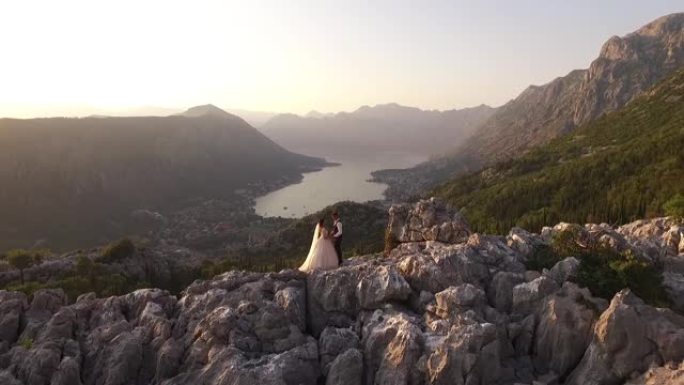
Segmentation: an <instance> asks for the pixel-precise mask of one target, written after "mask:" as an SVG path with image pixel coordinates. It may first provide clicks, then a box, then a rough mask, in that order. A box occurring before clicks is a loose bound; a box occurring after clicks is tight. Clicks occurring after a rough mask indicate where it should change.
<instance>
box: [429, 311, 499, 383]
mask: <svg viewBox="0 0 684 385" xmlns="http://www.w3.org/2000/svg"><path fill="white" fill-rule="evenodd" d="M499 351H500V347H499V342H498V339H497V331H496V327H495V325H493V324H489V323H484V324H479V323H474V324H470V325H465V326H461V327H454V328H452V329H451V330H450V331H449V333H448V335H447V336H446V337H443V338H441V339H439V340H438V342H436V343H432V344H428V351H427V352H426V355H427V359H426V383H428V384H444V385H446V384H495V383H497V382H498V381H499V380H500V378H499V375H500V373H499V371H500V369H501V364H500V357H499Z"/></svg>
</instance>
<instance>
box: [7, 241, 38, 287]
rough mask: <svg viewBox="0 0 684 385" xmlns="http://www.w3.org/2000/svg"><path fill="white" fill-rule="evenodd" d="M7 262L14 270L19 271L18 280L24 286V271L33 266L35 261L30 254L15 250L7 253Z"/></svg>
mask: <svg viewBox="0 0 684 385" xmlns="http://www.w3.org/2000/svg"><path fill="white" fill-rule="evenodd" d="M7 262H8V263H9V264H10V266H12V267H14V268H15V269H19V279H20V280H21V284H22V285H23V284H24V269H26V268H29V267H31V266H33V264H34V263H35V259H34V257H33V255H32V254H31V252H29V251H28V250H24V249H15V250H10V251H8V252H7Z"/></svg>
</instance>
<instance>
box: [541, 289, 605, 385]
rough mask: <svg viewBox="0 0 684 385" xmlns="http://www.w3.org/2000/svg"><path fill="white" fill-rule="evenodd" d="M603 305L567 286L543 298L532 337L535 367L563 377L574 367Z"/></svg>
mask: <svg viewBox="0 0 684 385" xmlns="http://www.w3.org/2000/svg"><path fill="white" fill-rule="evenodd" d="M607 305H608V304H607V302H606V301H605V300H602V299H597V298H593V297H592V296H591V293H589V290H587V289H580V288H579V287H577V285H575V284H573V283H570V282H566V283H565V284H564V285H563V288H562V289H561V290H560V291H558V292H556V293H555V294H553V295H551V296H549V297H547V299H546V301H545V302H544V304H543V306H542V308H541V311H540V314H539V323H538V326H537V330H536V335H535V349H534V352H535V356H536V360H537V364H538V365H537V367H538V368H539V369H540V370H542V371H544V372H545V371H547V370H553V371H554V372H555V373H557V374H559V375H560V376H561V377H564V376H565V375H566V374H567V373H568V372H569V371H570V370H572V369H573V368H574V367H575V366H577V364H578V363H579V361H580V360H581V359H582V356H583V355H584V351H585V350H586V349H587V346H589V343H590V342H591V337H592V330H593V326H594V323H595V322H596V320H597V319H598V316H599V314H600V313H602V312H603V310H605V308H606V307H607Z"/></svg>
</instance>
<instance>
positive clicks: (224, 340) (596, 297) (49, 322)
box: [0, 200, 684, 385]
mask: <svg viewBox="0 0 684 385" xmlns="http://www.w3.org/2000/svg"><path fill="white" fill-rule="evenodd" d="M389 223H390V232H391V234H392V235H393V236H394V237H395V238H396V239H397V241H400V242H401V243H400V244H399V245H397V247H396V248H394V249H393V250H391V252H390V253H389V254H388V255H386V256H381V255H368V256H364V257H360V258H355V259H352V260H349V261H347V262H346V263H345V265H344V266H342V267H340V268H338V269H333V270H329V271H314V272H312V273H311V274H308V275H306V274H303V273H301V272H297V271H294V270H282V271H280V272H270V273H250V272H244V271H231V272H227V273H225V274H221V275H218V276H215V277H213V278H211V279H207V280H197V281H195V282H193V283H192V284H191V285H189V286H188V287H187V288H186V289H185V290H183V291H182V292H181V293H180V294H179V295H178V296H175V295H172V294H170V293H169V292H167V291H164V290H159V289H152V288H143V289H139V290H136V291H134V292H131V293H128V294H125V295H120V296H104V297H98V296H96V295H95V294H94V293H90V294H84V295H81V296H79V297H78V298H76V299H75V298H72V297H69V296H67V295H66V294H65V292H64V291H63V290H62V289H60V288H56V289H43V290H39V291H37V292H35V293H33V294H32V295H31V296H27V295H25V294H23V293H19V292H13V291H4V290H3V291H0V310H1V311H0V383H2V384H3V385H4V384H6V385H43V384H45V385H46V384H50V385H75V384H76V385H78V384H84V385H113V384H126V385H176V384H177V385H185V384H233V385H253V384H263V385H316V384H327V385H371V384H393V385H394V384H396V385H440V384H482V385H507V384H526V385H531V384H532V385H537V384H546V385H552V384H559V385H586V384H616V385H618V384H629V385H647V384H658V385H679V384H681V379H682V378H683V376H684V365H682V361H683V360H684V348H683V345H682V341H684V317H683V316H682V315H681V314H678V313H677V312H676V311H682V309H683V308H682V302H681V301H680V302H679V303H678V304H675V305H673V309H675V310H672V309H668V308H666V307H656V306H654V303H653V302H658V301H661V300H663V298H662V296H663V295H667V296H670V297H672V298H674V299H677V300H681V298H682V293H684V288H682V287H681V286H676V285H675V286H671V285H670V284H671V283H675V284H676V283H677V282H681V279H682V270H681V267H680V266H679V265H677V264H676V263H671V262H674V261H677V260H678V259H681V258H682V256H684V254H683V253H684V245H683V246H679V247H677V245H676V243H677V242H679V241H680V240H681V239H682V237H683V236H684V234H682V232H681V229H682V227H681V223H680V222H676V221H674V220H673V219H671V218H659V219H654V220H652V221H640V222H637V223H633V224H630V225H627V226H623V227H620V228H616V229H613V228H611V227H609V226H605V225H592V224H588V225H585V226H582V225H570V224H567V223H563V224H559V225H558V226H555V227H553V228H546V229H545V230H544V232H542V234H532V233H528V232H525V231H523V230H520V229H512V230H511V231H510V233H509V234H508V235H507V236H506V237H494V236H486V235H482V234H477V233H472V232H471V231H470V229H469V228H468V225H467V223H465V222H464V221H463V219H462V217H461V216H460V215H459V214H458V213H457V212H455V211H453V210H451V209H450V208H449V207H445V206H444V205H443V204H442V203H441V202H439V201H438V200H429V201H422V202H419V203H417V204H415V205H406V206H394V207H393V208H392V209H391V210H390V218H389ZM435 229H438V230H435ZM568 235H570V236H571V237H576V238H571V239H570V241H571V242H570V244H572V245H575V247H578V246H577V245H579V244H578V243H577V241H580V240H581V241H583V242H584V243H583V246H581V247H590V246H588V245H603V246H601V247H602V248H595V249H589V250H584V251H582V250H576V249H573V250H571V251H570V252H571V253H572V254H573V255H574V256H571V257H567V258H566V256H565V255H563V254H562V253H561V250H562V247H561V246H564V245H565V243H566V242H564V241H563V240H565V239H567V236H568ZM435 240H439V241H438V242H435ZM425 241H428V242H425ZM596 247H598V246H596ZM544 249H549V250H551V251H552V254H551V256H550V257H549V258H548V260H544V261H543V262H548V263H547V264H539V260H538V256H539V254H540V253H539V250H544ZM598 250H603V252H604V253H608V254H603V255H608V256H610V257H611V258H615V259H616V260H615V262H620V263H621V264H619V265H616V266H617V267H616V268H615V270H614V271H613V270H610V269H609V270H605V267H606V266H605V265H602V266H601V267H602V268H603V269H600V270H599V271H598V272H597V269H595V268H594V265H593V264H592V263H593V258H595V256H594V255H593V254H592V253H593V252H596V251H598ZM533 266H534V267H533ZM611 266H612V265H611ZM657 266H665V269H666V270H665V271H664V274H663V276H665V277H666V278H665V279H664V280H663V281H664V282H663V286H661V284H660V282H659V280H658V279H659V276H658V275H656V274H654V273H656V272H658V271H657V270H656V269H657ZM611 271H613V273H615V274H618V275H617V276H615V277H613V278H614V281H609V280H607V278H608V277H603V276H599V275H597V273H601V274H610V272H611ZM587 274H589V276H587ZM597 277H602V278H604V279H605V281H604V282H603V283H605V285H601V282H596V281H597V280H596V279H595V278H597ZM652 279H655V281H653V280H652ZM625 283H627V284H625ZM642 283H648V284H651V287H645V286H644V285H642ZM664 302H667V300H666V299H665V300H664ZM659 306H660V305H659Z"/></svg>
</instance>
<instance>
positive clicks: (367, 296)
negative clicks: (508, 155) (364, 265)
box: [356, 265, 411, 309]
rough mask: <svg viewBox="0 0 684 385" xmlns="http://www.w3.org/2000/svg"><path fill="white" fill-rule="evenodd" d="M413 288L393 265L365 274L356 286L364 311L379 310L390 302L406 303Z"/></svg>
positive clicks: (379, 267)
mask: <svg viewBox="0 0 684 385" xmlns="http://www.w3.org/2000/svg"><path fill="white" fill-rule="evenodd" d="M410 294H411V287H410V286H409V285H408V283H406V280H404V277H402V276H401V274H399V272H398V271H397V269H396V268H395V267H394V266H391V265H381V266H378V267H377V268H375V269H374V270H373V271H372V272H370V273H368V274H365V275H364V276H363V277H362V278H361V279H360V280H359V284H358V285H357V286H356V295H357V296H358V299H359V304H360V305H361V307H363V308H364V309H377V308H379V307H381V306H382V304H383V303H385V302H389V301H405V300H406V299H407V298H408V297H409V295H410Z"/></svg>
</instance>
